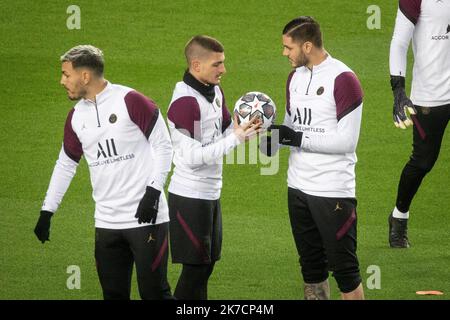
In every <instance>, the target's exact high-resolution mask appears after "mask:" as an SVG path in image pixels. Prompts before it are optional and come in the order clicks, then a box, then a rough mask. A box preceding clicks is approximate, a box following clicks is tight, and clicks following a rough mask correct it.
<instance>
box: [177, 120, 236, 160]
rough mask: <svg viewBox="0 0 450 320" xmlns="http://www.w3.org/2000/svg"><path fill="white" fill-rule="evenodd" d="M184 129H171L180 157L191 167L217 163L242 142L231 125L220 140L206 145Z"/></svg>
mask: <svg viewBox="0 0 450 320" xmlns="http://www.w3.org/2000/svg"><path fill="white" fill-rule="evenodd" d="M182 131H183V129H173V130H172V131H171V134H172V141H173V147H174V150H175V152H176V153H177V154H178V155H179V158H180V159H183V160H184V163H185V164H186V165H187V166H189V167H190V168H191V169H195V168H198V167H200V166H203V165H205V164H213V163H215V162H216V161H217V160H219V159H221V158H222V157H223V156H224V155H226V154H227V153H228V152H230V151H231V150H233V149H234V148H235V147H236V146H237V145H239V144H240V143H241V142H240V140H239V139H238V137H237V136H236V135H235V134H234V131H233V129H232V128H230V127H228V129H227V130H226V131H225V132H224V133H223V135H222V137H221V138H220V139H219V140H217V141H215V142H214V143H211V144H208V145H206V146H203V145H202V144H201V143H200V142H199V141H198V140H195V139H194V138H191V137H190V136H189V133H184V132H182Z"/></svg>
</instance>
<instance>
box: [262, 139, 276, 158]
mask: <svg viewBox="0 0 450 320" xmlns="http://www.w3.org/2000/svg"><path fill="white" fill-rule="evenodd" d="M277 140H278V134H276V136H275V134H273V135H272V136H262V137H261V140H260V142H259V150H260V151H261V153H263V154H265V155H266V156H268V157H272V156H274V155H275V154H276V153H277V151H278V149H279V147H280V145H279V144H278V141H277Z"/></svg>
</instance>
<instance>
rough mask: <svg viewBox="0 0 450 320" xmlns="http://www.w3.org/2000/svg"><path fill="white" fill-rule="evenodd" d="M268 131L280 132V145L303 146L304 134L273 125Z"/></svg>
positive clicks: (286, 127) (283, 126)
mask: <svg viewBox="0 0 450 320" xmlns="http://www.w3.org/2000/svg"><path fill="white" fill-rule="evenodd" d="M268 130H269V131H273V130H278V142H279V143H280V144H283V145H285V146H291V147H300V146H301V145H302V136H303V133H302V132H299V131H295V130H294V129H291V128H289V127H288V126H285V125H276V124H273V125H271V126H270V127H269V129H268Z"/></svg>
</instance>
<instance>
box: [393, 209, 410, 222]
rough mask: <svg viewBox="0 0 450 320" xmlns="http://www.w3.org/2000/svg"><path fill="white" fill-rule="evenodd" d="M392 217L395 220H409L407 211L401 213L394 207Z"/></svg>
mask: <svg viewBox="0 0 450 320" xmlns="http://www.w3.org/2000/svg"><path fill="white" fill-rule="evenodd" d="M392 216H393V217H394V218H397V219H409V211H407V212H405V213H403V212H401V211H399V210H398V209H397V207H395V208H394V211H392Z"/></svg>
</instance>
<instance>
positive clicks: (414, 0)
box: [398, 0, 422, 24]
mask: <svg viewBox="0 0 450 320" xmlns="http://www.w3.org/2000/svg"><path fill="white" fill-rule="evenodd" d="M421 6H422V0H400V1H399V4H398V7H399V8H400V11H401V12H402V13H403V14H404V15H405V17H407V18H408V19H409V20H410V21H411V22H412V23H413V24H416V23H417V19H419V16H420V7H421Z"/></svg>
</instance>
